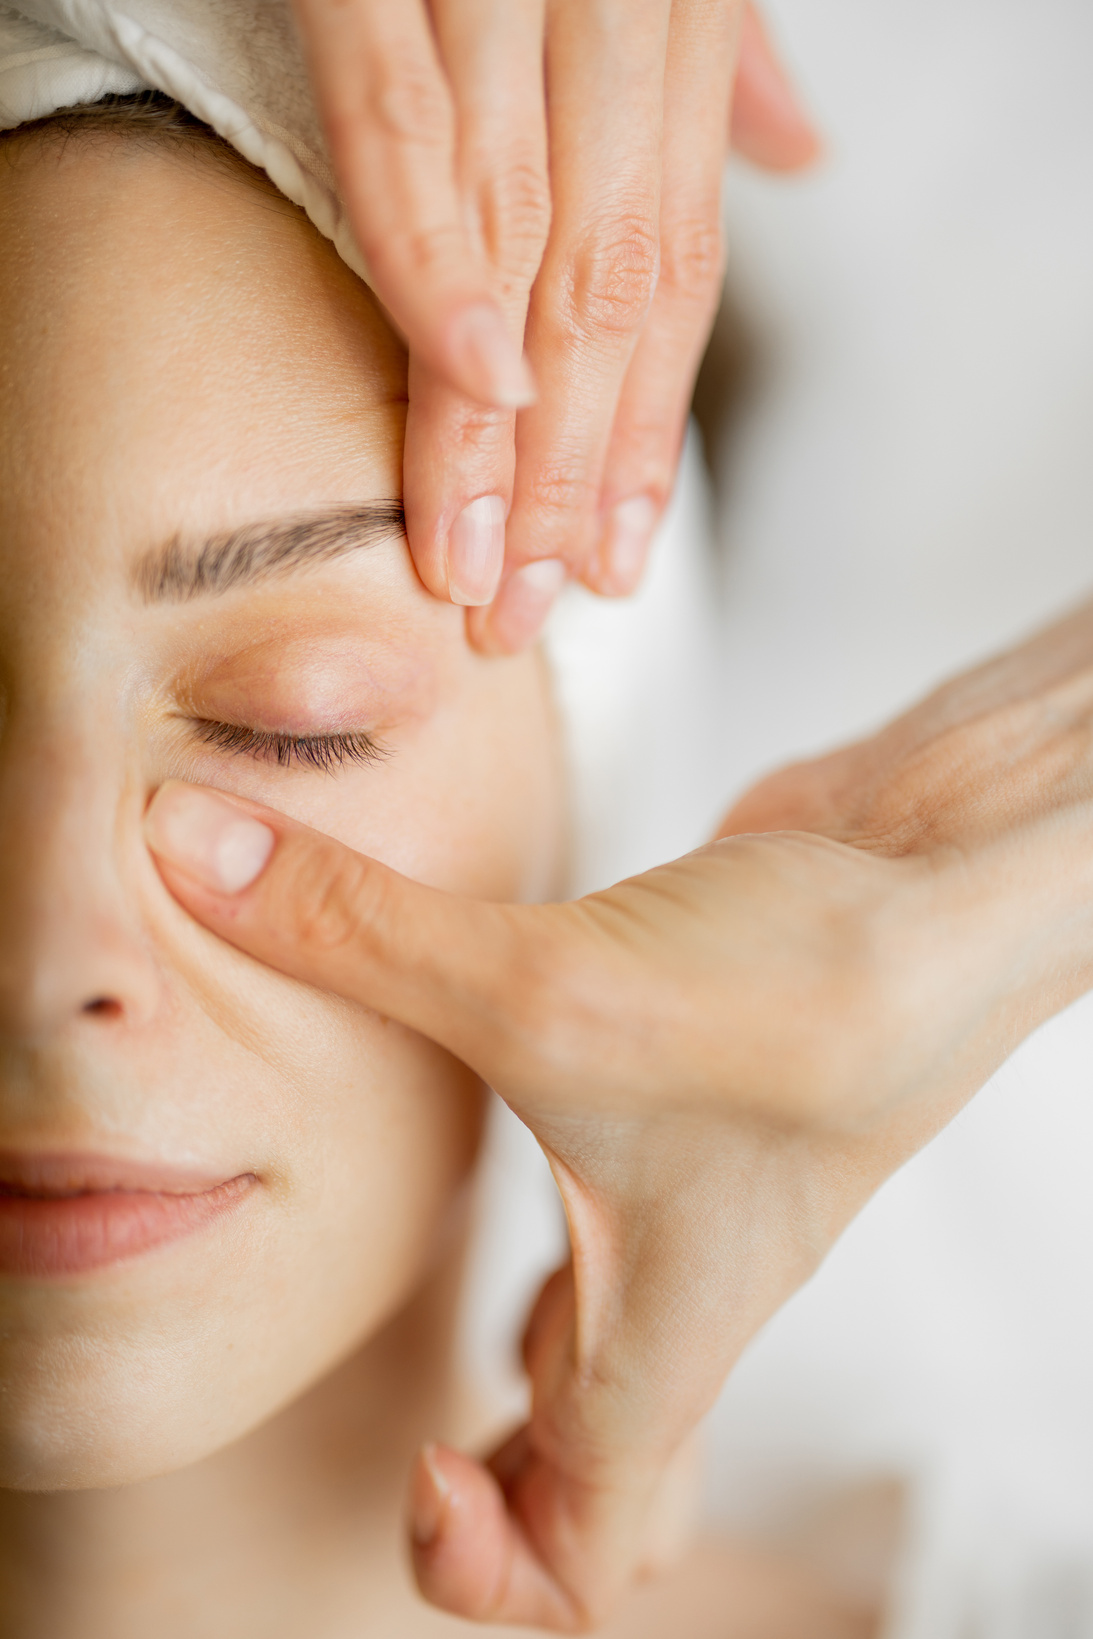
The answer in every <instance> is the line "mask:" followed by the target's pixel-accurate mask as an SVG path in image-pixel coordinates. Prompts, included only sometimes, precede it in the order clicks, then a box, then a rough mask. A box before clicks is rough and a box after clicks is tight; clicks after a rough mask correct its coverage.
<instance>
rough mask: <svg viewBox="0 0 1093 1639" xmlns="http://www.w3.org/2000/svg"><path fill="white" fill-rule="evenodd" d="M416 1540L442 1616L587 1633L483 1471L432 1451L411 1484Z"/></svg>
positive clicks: (428, 1589) (419, 1571) (425, 1590)
mask: <svg viewBox="0 0 1093 1639" xmlns="http://www.w3.org/2000/svg"><path fill="white" fill-rule="evenodd" d="M410 1537H411V1556H412V1560H413V1566H414V1575H415V1577H416V1578H417V1583H418V1587H419V1588H420V1589H421V1592H422V1594H423V1595H424V1596H425V1598H426V1599H428V1600H429V1601H430V1603H431V1604H433V1605H436V1606H438V1607H439V1608H440V1609H441V1610H445V1611H450V1612H451V1613H452V1615H454V1616H462V1617H464V1618H465V1619H466V1620H468V1621H471V1622H498V1623H518V1624H520V1625H522V1626H527V1627H535V1628H545V1629H548V1630H552V1631H554V1632H558V1633H574V1632H580V1631H581V1630H582V1629H583V1628H584V1626H585V1625H586V1624H585V1623H584V1621H583V1620H582V1616H581V1613H580V1611H579V1610H578V1609H577V1608H576V1607H575V1605H574V1603H573V1601H572V1600H571V1599H570V1598H569V1596H568V1595H567V1594H566V1592H565V1590H564V1589H563V1588H562V1587H561V1586H560V1584H559V1583H558V1582H557V1581H556V1580H555V1578H554V1577H553V1576H552V1575H551V1574H550V1572H549V1571H548V1570H547V1569H546V1567H545V1566H544V1565H543V1564H542V1562H541V1561H540V1560H539V1558H538V1556H537V1555H536V1553H535V1551H534V1549H533V1548H532V1546H531V1544H530V1543H529V1542H528V1539H527V1537H526V1536H525V1534H524V1532H523V1530H522V1529H521V1527H520V1524H519V1522H518V1521H517V1520H516V1519H515V1518H514V1517H513V1516H512V1515H511V1514H510V1512H509V1509H508V1506H507V1503H506V1499H505V1494H504V1491H503V1490H502V1488H501V1485H500V1483H499V1482H498V1479H497V1478H496V1476H495V1475H494V1474H493V1473H492V1472H491V1471H490V1470H489V1469H488V1468H486V1467H485V1466H484V1465H483V1464H481V1463H476V1462H474V1461H472V1460H471V1458H469V1457H463V1456H460V1454H459V1453H458V1452H455V1451H451V1450H450V1449H448V1448H447V1447H444V1446H436V1445H432V1446H426V1447H425V1448H424V1450H423V1451H422V1452H421V1453H420V1454H419V1456H418V1458H417V1461H416V1463H415V1465H414V1471H413V1474H412V1477H411V1486H410Z"/></svg>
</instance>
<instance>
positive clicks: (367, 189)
mask: <svg viewBox="0 0 1093 1639" xmlns="http://www.w3.org/2000/svg"><path fill="white" fill-rule="evenodd" d="M295 6H296V14H297V17H298V19H299V23H300V30H301V34H302V36H303V41H304V47H305V51H306V54H307V58H308V65H309V69H310V72H311V77H312V81H313V84H314V87H315V95H316V100H317V102H318V106H319V109H320V112H321V115H322V120H323V126H324V129H325V131H326V136H327V141H328V143H329V145H330V152H331V157H332V159H333V162H334V169H335V172H336V174H337V178H338V183H339V187H340V189H341V193H342V197H343V199H344V201H345V206H346V210H347V212H348V215H349V221H350V223H351V225H352V228H353V232H354V235H355V237H356V240H357V243H358V245H359V247H360V250H361V252H362V253H363V255H364V258H365V260H366V262H367V264H368V268H369V273H370V277H371V278H372V280H373V282H374V284H375V287H376V290H377V293H378V294H379V296H380V297H381V299H382V300H383V302H384V303H385V304H386V306H387V307H388V308H389V310H390V312H391V314H392V316H393V318H394V320H395V323H396V324H397V325H398V326H399V327H400V328H401V330H402V331H403V333H404V335H405V336H406V338H407V341H408V342H409V344H410V347H411V350H412V351H413V352H414V353H415V354H417V355H418V356H419V357H420V358H421V359H422V360H424V362H425V363H427V364H428V365H429V367H430V368H431V369H433V370H434V371H435V372H436V373H437V374H438V375H440V376H442V377H443V378H444V379H445V380H447V381H449V382H451V384H452V385H453V386H454V387H455V388H457V389H458V390H459V391H460V392H463V393H465V394H467V395H468V396H469V397H471V398H472V399H475V400H476V401H478V402H479V403H482V404H491V405H494V406H497V407H501V408H513V407H514V406H516V405H520V404H526V403H528V402H530V400H531V398H532V397H533V390H532V386H531V380H530V377H529V375H528V372H527V368H526V366H525V365H524V363H523V360H522V357H521V349H520V343H519V333H518V332H517V333H516V334H514V333H513V332H512V331H511V330H510V328H509V325H508V324H507V323H506V320H505V315H504V313H503V312H502V310H501V308H500V307H499V306H498V303H497V300H496V298H495V293H494V291H493V288H492V282H491V279H490V276H489V271H488V268H487V267H486V265H485V262H484V261H483V259H482V257H481V255H480V253H479V250H478V247H477V246H476V243H475V236H474V234H473V233H472V231H471V229H470V227H469V226H468V223H467V221H466V219H465V215H464V210H463V205H462V201H461V198H460V193H459V188H458V181H457V175H456V146H457V129H456V115H455V107H454V102H453V98H452V93H451V89H450V86H449V84H448V81H447V78H446V76H445V74H444V71H443V67H442V64H441V62H440V59H439V57H438V54H437V48H436V42H435V40H434V37H433V32H432V28H431V25H430V22H429V18H428V15H427V14H426V11H425V8H424V6H423V4H421V3H420V0H403V3H402V4H399V5H391V4H390V0H295Z"/></svg>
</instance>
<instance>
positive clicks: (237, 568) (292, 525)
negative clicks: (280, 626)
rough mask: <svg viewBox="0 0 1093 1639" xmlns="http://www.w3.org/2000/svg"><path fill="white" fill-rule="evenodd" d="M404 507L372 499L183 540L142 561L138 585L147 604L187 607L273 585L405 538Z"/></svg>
mask: <svg viewBox="0 0 1093 1639" xmlns="http://www.w3.org/2000/svg"><path fill="white" fill-rule="evenodd" d="M405 528H406V519H405V514H404V513H403V509H402V502H401V501H365V502H362V503H361V504H359V505H357V506H339V507H332V508H331V509H329V510H328V511H324V512H312V513H303V514H297V515H296V516H295V517H289V518H273V519H268V520H264V521H261V522H258V523H253V524H243V525H242V526H241V527H240V528H239V529H232V530H227V531H225V532H224V533H223V534H220V535H210V536H208V537H207V538H206V539H205V540H203V541H198V542H193V541H187V540H186V539H185V538H184V537H183V536H181V535H176V536H174V537H173V538H172V539H171V540H169V541H167V542H166V543H165V544H164V545H162V546H159V547H155V548H153V550H152V551H150V552H146V553H145V554H144V556H143V557H142V558H139V559H138V560H137V563H136V564H135V566H134V569H133V574H132V580H133V585H134V586H135V588H136V590H137V591H138V592H139V593H140V595H141V597H142V598H143V599H144V601H145V602H146V603H185V602H187V601H188V600H189V599H191V598H202V597H217V596H219V595H220V594H221V593H224V592H233V591H235V590H236V588H237V587H240V586H251V585H253V584H255V583H256V582H258V581H263V580H272V579H275V578H276V577H278V576H280V575H288V574H291V573H293V572H294V571H295V570H298V569H303V568H306V567H308V566H310V565H313V564H317V563H327V562H329V561H330V560H331V559H332V558H340V557H344V556H345V554H346V553H348V552H357V551H359V550H361V549H362V548H365V547H369V546H375V545H377V544H378V542H380V541H385V540H389V539H390V538H391V537H392V536H394V535H401V534H403V533H404V532H405Z"/></svg>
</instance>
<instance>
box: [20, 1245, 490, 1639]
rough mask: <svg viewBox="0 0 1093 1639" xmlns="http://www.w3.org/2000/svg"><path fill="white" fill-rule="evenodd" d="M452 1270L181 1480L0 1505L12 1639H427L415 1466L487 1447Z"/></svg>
mask: <svg viewBox="0 0 1093 1639" xmlns="http://www.w3.org/2000/svg"><path fill="white" fill-rule="evenodd" d="M459 1262H460V1259H459V1257H458V1255H453V1256H452V1257H450V1258H449V1259H448V1260H446V1264H445V1266H444V1267H443V1268H441V1269H440V1270H438V1271H437V1272H436V1273H435V1274H434V1275H433V1276H432V1277H431V1278H430V1280H429V1282H428V1283H427V1285H426V1286H425V1288H423V1290H422V1291H421V1292H420V1293H419V1294H418V1295H417V1297H415V1298H414V1299H413V1301H412V1302H411V1303H410V1304H409V1305H408V1306H407V1308H406V1309H405V1310H404V1311H402V1313H400V1315H399V1316H398V1317H397V1318H396V1319H395V1320H393V1321H392V1322H390V1323H389V1324H388V1326H387V1327H386V1328H385V1329H384V1331H383V1332H382V1333H381V1334H380V1335H379V1336H377V1337H376V1338H374V1339H372V1340H371V1341H370V1342H369V1343H368V1344H367V1345H366V1346H365V1347H363V1348H362V1349H361V1350H360V1351H359V1352H358V1353H357V1354H355V1355H354V1356H353V1357H352V1358H351V1359H349V1360H348V1361H346V1362H345V1363H344V1364H343V1365H341V1366H340V1367H338V1368H337V1369H336V1370H335V1371H334V1372H332V1373H331V1374H330V1375H329V1376H328V1377H326V1378H324V1379H323V1381H322V1382H321V1383H320V1384H319V1385H318V1386H317V1387H315V1388H314V1389H312V1390H310V1391H309V1392H308V1393H307V1394H305V1395H304V1396H303V1397H302V1398H301V1399H299V1400H297V1401H295V1402H294V1403H293V1404H292V1405H291V1406H290V1407H288V1409H287V1410H285V1411H284V1412H282V1413H280V1414H279V1415H278V1416H276V1417H274V1418H273V1419H271V1420H270V1421H269V1422H268V1423H266V1424H264V1425H263V1426H262V1427H260V1428H258V1429H256V1430H255V1431H254V1432H253V1433H251V1434H249V1435H247V1436H245V1437H244V1438H243V1439H241V1440H239V1441H238V1442H237V1443H236V1444H234V1445H232V1446H230V1447H228V1448H227V1449H226V1450H224V1451H220V1452H217V1453H216V1454H215V1455H214V1456H212V1457H209V1458H207V1459H206V1460H205V1461H203V1462H200V1463H196V1464H194V1465H193V1466H192V1467H190V1468H187V1469H184V1470H182V1471H180V1472H179V1473H177V1474H167V1475H164V1476H162V1477H160V1478H157V1479H153V1480H148V1481H145V1482H143V1483H142V1484H139V1485H134V1486H128V1487H125V1488H124V1489H121V1490H118V1491H112V1492H104V1491H88V1492H68V1493H58V1494H48V1495H47V1494H40V1493H25V1492H22V1493H21V1492H4V1493H0V1601H2V1605H0V1636H2V1639H46V1636H47V1635H48V1639H137V1636H138V1635H141V1636H144V1635H146V1634H148V1633H155V1634H156V1635H157V1636H158V1639H193V1635H194V1634H195V1633H202V1634H214V1633H215V1634H224V1635H229V1634H230V1635H231V1636H232V1639H299V1635H300V1634H303V1633H306V1634H308V1635H310V1636H313V1639H343V1636H345V1639H347V1636H348V1635H350V1634H359V1633H361V1632H368V1633H377V1634H386V1633H390V1634H392V1635H394V1634H398V1635H399V1636H400V1639H402V1636H406V1639H409V1636H410V1635H416V1634H417V1633H418V1632H419V1631H420V1632H421V1633H422V1634H425V1633H431V1632H433V1631H435V1623H434V1619H433V1618H432V1616H431V1614H430V1613H429V1612H428V1611H427V1610H426V1608H425V1607H424V1606H423V1605H421V1604H420V1603H418V1602H417V1601H416V1598H415V1596H414V1595H413V1593H412V1590H411V1587H410V1582H409V1576H408V1573H407V1571H406V1569H405V1555H404V1553H403V1550H402V1545H401V1540H400V1533H401V1522H402V1518H403V1512H404V1510H403V1505H402V1496H403V1493H404V1489H405V1485H406V1476H407V1471H408V1468H409V1464H410V1461H411V1459H412V1456H413V1454H414V1452H415V1451H416V1450H417V1448H418V1446H419V1445H420V1444H421V1443H422V1441H423V1440H425V1439H428V1438H430V1437H433V1436H439V1437H441V1438H445V1439H452V1440H457V1441H459V1440H465V1439H466V1438H467V1437H468V1435H469V1434H471V1433H472V1431H473V1432H477V1430H476V1429H474V1428H473V1422H474V1418H473V1412H472V1410H471V1406H470V1401H469V1397H467V1396H465V1395H464V1393H463V1391H462V1388H461V1385H460V1383H459V1381H458V1374H457V1372H456V1370H455V1369H454V1368H453V1366H452V1364H451V1362H452V1361H453V1358H454V1356H455V1350H454V1347H453V1344H454V1329H455V1319H456V1304H457V1300H458V1291H459V1267H458V1266H459Z"/></svg>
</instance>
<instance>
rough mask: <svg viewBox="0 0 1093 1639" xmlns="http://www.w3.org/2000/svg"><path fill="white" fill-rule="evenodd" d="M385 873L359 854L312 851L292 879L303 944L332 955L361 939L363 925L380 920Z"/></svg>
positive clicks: (299, 940)
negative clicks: (381, 880) (375, 870)
mask: <svg viewBox="0 0 1093 1639" xmlns="http://www.w3.org/2000/svg"><path fill="white" fill-rule="evenodd" d="M380 876H381V873H377V872H374V871H373V870H372V869H371V868H370V865H369V861H368V860H365V859H361V858H359V857H358V856H356V855H354V854H339V855H338V857H336V858H335V859H334V860H333V861H332V860H331V856H330V852H329V851H328V850H327V849H320V850H318V851H316V852H312V853H309V854H308V856H307V858H306V859H305V860H304V862H303V863H302V865H301V866H300V867H299V868H298V870H297V872H296V873H295V880H294V881H293V882H292V884H291V895H292V902H293V903H294V904H296V905H297V906H299V907H300V909H299V910H298V911H297V914H296V918H295V921H296V931H295V938H296V941H297V943H298V945H299V946H300V947H301V948H303V949H305V950H307V951H310V952H311V953H312V954H314V955H317V956H329V955H334V954H337V953H338V952H339V951H343V950H345V949H346V948H347V947H348V946H351V945H353V944H355V943H357V942H358V941H359V939H360V937H361V934H362V932H363V931H364V930H367V929H370V928H371V927H373V926H375V924H376V923H378V922H379V921H380V920H381V916H382V898H383V890H382V885H381V882H380Z"/></svg>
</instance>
